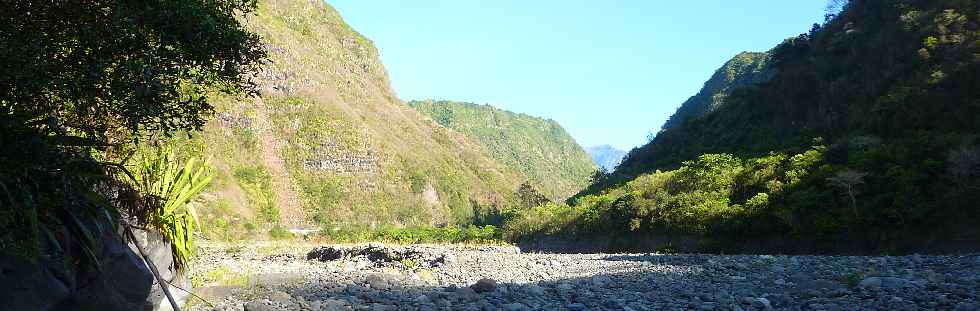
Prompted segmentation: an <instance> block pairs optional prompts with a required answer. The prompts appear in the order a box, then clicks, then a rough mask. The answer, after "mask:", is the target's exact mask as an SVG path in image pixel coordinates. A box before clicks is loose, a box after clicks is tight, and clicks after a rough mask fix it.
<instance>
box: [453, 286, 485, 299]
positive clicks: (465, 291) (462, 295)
mask: <svg viewBox="0 0 980 311" xmlns="http://www.w3.org/2000/svg"><path fill="white" fill-rule="evenodd" d="M453 293H454V294H456V298H457V299H459V300H476V299H477V298H479V296H480V294H477V293H476V291H474V290H473V289H472V288H469V287H461V288H457V289H456V291H454V292H453Z"/></svg>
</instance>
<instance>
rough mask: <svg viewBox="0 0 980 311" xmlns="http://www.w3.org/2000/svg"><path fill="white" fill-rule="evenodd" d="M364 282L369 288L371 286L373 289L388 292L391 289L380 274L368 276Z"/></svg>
mask: <svg viewBox="0 0 980 311" xmlns="http://www.w3.org/2000/svg"><path fill="white" fill-rule="evenodd" d="M364 282H365V283H366V284H367V285H368V286H371V289H377V290H386V289H388V287H389V285H388V281H387V280H385V278H384V277H382V276H381V275H379V274H371V275H368V276H367V278H365V279H364Z"/></svg>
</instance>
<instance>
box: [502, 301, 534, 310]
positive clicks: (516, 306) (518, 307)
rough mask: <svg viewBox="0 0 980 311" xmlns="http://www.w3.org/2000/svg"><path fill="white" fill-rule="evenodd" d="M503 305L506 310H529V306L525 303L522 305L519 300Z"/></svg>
mask: <svg viewBox="0 0 980 311" xmlns="http://www.w3.org/2000/svg"><path fill="white" fill-rule="evenodd" d="M503 307H504V310H506V311H524V310H529V308H528V307H527V306H526V305H524V304H523V303H520V302H514V303H508V304H505V305H503Z"/></svg>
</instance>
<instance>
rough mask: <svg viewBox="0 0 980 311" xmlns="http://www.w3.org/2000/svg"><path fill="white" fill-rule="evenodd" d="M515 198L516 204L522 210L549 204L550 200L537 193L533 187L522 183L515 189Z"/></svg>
mask: <svg viewBox="0 0 980 311" xmlns="http://www.w3.org/2000/svg"><path fill="white" fill-rule="evenodd" d="M516 196H517V203H516V204H517V206H519V207H522V208H532V207H536V206H539V205H542V204H547V203H550V202H551V200H548V198H546V197H545V196H544V195H542V194H541V193H538V190H537V189H534V186H531V184H530V183H528V182H524V183H523V184H521V186H520V187H518V188H517V193H516Z"/></svg>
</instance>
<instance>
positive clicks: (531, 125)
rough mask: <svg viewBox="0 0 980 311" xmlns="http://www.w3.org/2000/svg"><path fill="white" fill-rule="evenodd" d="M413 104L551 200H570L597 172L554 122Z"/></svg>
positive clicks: (459, 106) (488, 109) (449, 104)
mask: <svg viewBox="0 0 980 311" xmlns="http://www.w3.org/2000/svg"><path fill="white" fill-rule="evenodd" d="M408 105H409V106H412V107H413V108H415V109H418V110H419V111H420V112H422V113H423V114H425V115H427V116H429V118H431V119H432V120H434V121H435V122H436V123H439V124H440V125H442V126H444V127H446V128H448V129H452V130H454V131H456V132H459V133H461V134H463V135H466V137H467V138H469V139H471V140H473V141H475V142H477V143H478V144H480V145H481V146H482V147H483V148H484V149H485V150H486V151H487V153H488V154H489V155H490V156H491V157H492V158H493V159H494V160H496V161H497V162H498V163H501V164H503V165H505V166H508V167H511V168H513V169H514V170H517V171H519V172H521V173H523V174H524V175H525V176H527V178H528V180H529V181H530V182H531V184H533V185H534V187H536V188H537V189H538V190H540V191H541V192H542V193H543V194H545V195H546V196H548V197H549V198H550V199H551V200H564V199H565V198H567V197H569V196H571V195H572V194H574V193H576V192H578V191H579V190H581V189H582V188H583V187H585V186H586V185H587V184H588V182H589V175H590V174H592V172H593V171H594V170H595V169H596V167H595V164H593V163H592V161H591V160H590V159H589V156H588V154H586V153H585V150H583V149H582V147H581V146H579V145H578V144H577V143H576V142H575V139H573V138H572V137H571V135H569V134H568V133H567V132H565V129H564V128H562V127H561V125H559V124H558V122H555V121H554V120H546V119H542V118H537V117H532V116H529V115H525V114H522V113H513V112H510V111H506V110H502V109H497V108H495V107H493V106H490V105H477V104H472V103H463V102H453V101H433V100H424V101H410V102H408ZM515 190H516V189H515Z"/></svg>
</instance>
